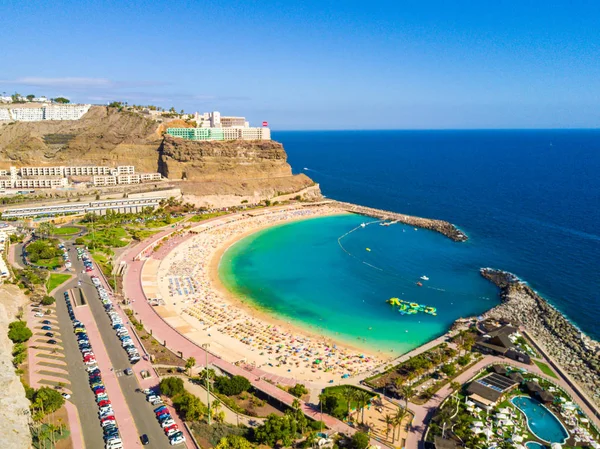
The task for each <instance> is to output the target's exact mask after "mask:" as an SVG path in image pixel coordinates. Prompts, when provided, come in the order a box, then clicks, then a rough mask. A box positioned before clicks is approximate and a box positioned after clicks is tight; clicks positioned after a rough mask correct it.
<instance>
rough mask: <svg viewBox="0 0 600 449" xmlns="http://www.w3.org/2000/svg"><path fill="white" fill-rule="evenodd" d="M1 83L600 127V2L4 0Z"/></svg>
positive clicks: (315, 117) (416, 120) (425, 121)
mask: <svg viewBox="0 0 600 449" xmlns="http://www.w3.org/2000/svg"><path fill="white" fill-rule="evenodd" d="M2 16H3V20H2V26H1V27H0V38H1V41H0V42H2V44H1V46H0V55H1V59H0V60H1V61H2V62H0V93H1V92H6V93H7V94H11V93H14V92H18V93H20V94H23V95H27V94H30V93H32V94H36V95H46V96H48V97H56V96H66V97H68V98H70V99H71V100H72V101H74V102H79V103H88V102H90V103H97V104H105V103H107V102H110V101H114V100H119V101H127V102H128V103H130V104H144V105H145V104H154V105H158V106H162V107H165V108H170V107H171V106H174V107H175V108H176V109H177V110H178V111H179V110H181V109H184V110H185V111H186V112H194V111H199V112H204V111H211V110H218V111H220V112H221V114H223V115H242V116H246V117H247V118H248V119H249V120H250V122H251V124H254V125H257V126H259V125H260V122H262V121H263V120H266V121H268V122H269V125H270V127H271V128H272V129H274V130H296V129H297V130H312V129H452V128H589V127H592V128H596V127H598V126H599V123H600V2H598V1H597V0H596V1H576V0H574V1H562V2H555V1H528V0H520V1H516V0H515V1H502V0H498V1H493V2H492V1H481V0H479V1H472V2H471V1H460V0H456V1H454V2H451V1H426V0H423V1H409V0H395V1H387V0H378V1H365V0H361V1H354V0H337V1H329V0H321V1H314V0H302V1H299V0H287V1H279V0H260V1H258V0H257V1H236V0H229V1H227V2H217V1H208V0H203V1H200V0H198V1H190V2H183V1H176V0H173V1H169V2H159V1H144V2H142V1H135V0H132V1H127V2H122V1H87V0H79V1H74V2H67V1H60V0H55V1H48V2H46V1H35V0H33V1H28V2H24V1H22V0H17V1H14V0H3V1H2Z"/></svg>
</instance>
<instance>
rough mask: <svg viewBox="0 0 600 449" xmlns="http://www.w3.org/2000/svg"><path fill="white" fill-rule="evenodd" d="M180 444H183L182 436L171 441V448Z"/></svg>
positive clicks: (183, 438)
mask: <svg viewBox="0 0 600 449" xmlns="http://www.w3.org/2000/svg"><path fill="white" fill-rule="evenodd" d="M181 443H185V437H184V436H183V435H182V436H180V437H177V438H173V439H172V440H171V446H175V445H176V444H181Z"/></svg>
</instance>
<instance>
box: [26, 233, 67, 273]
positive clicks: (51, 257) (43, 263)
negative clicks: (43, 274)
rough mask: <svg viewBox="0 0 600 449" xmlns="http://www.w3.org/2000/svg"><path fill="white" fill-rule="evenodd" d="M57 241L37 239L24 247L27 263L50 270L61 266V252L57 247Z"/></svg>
mask: <svg viewBox="0 0 600 449" xmlns="http://www.w3.org/2000/svg"><path fill="white" fill-rule="evenodd" d="M58 243H59V242H58V240H57V239H37V240H34V241H33V242H31V243H30V244H29V245H27V246H26V248H25V251H26V256H27V259H28V260H29V262H30V263H31V264H33V265H36V266H38V267H44V268H48V269H50V270H53V269H56V268H59V267H60V266H61V265H62V262H63V259H62V255H63V251H62V250H61V249H60V248H59V247H58Z"/></svg>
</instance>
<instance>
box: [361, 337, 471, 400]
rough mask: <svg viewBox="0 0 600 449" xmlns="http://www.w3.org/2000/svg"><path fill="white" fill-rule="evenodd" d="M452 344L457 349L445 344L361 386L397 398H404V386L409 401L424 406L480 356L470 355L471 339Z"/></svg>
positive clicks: (366, 380) (371, 378)
mask: <svg viewBox="0 0 600 449" xmlns="http://www.w3.org/2000/svg"><path fill="white" fill-rule="evenodd" d="M453 345H454V346H455V347H456V348H457V349H454V348H453V347H451V346H450V345H448V343H442V344H440V345H438V346H435V347H433V348H431V349H429V350H428V351H426V352H423V353H422V354H418V355H416V356H414V357H411V358H410V359H408V360H406V361H404V362H402V363H400V364H399V365H396V366H394V367H392V368H390V369H388V370H386V371H385V372H383V373H381V374H377V375H376V376H373V377H370V378H367V379H365V381H364V383H365V384H366V385H368V386H370V387H371V388H373V389H375V390H377V391H379V392H382V393H385V394H386V395H389V396H392V397H396V398H404V396H405V394H406V393H405V392H403V389H405V388H404V387H410V397H409V399H410V400H411V401H412V402H414V403H416V404H423V403H425V402H427V401H428V400H429V399H431V398H432V397H433V395H434V394H435V393H436V392H437V391H438V390H439V389H440V388H442V387H443V386H444V385H446V384H447V383H448V382H450V381H451V380H452V379H453V378H454V377H456V376H458V375H459V374H460V373H462V372H463V371H465V370H466V369H468V368H469V366H471V365H472V364H474V363H475V362H476V361H477V360H478V358H479V357H480V354H478V353H473V352H469V350H470V347H471V345H472V343H471V340H470V339H469V340H468V341H467V339H463V340H462V342H455V343H453Z"/></svg>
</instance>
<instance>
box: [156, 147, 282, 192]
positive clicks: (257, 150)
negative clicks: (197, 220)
mask: <svg viewBox="0 0 600 449" xmlns="http://www.w3.org/2000/svg"><path fill="white" fill-rule="evenodd" d="M159 153H160V158H159V166H160V171H161V173H162V174H163V175H165V176H167V177H168V178H169V179H188V180H190V181H227V180H233V179H240V178H243V179H246V180H250V179H262V178H268V177H283V176H291V175H292V169H291V168H290V166H289V165H288V163H287V155H286V154H285V151H284V149H283V146H282V145H281V144H280V143H278V142H273V141H259V142H250V141H243V140H232V141H225V142H191V141H187V140H183V139H176V138H173V137H171V136H165V138H164V140H163V143H162V145H161V147H160V150H159Z"/></svg>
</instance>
